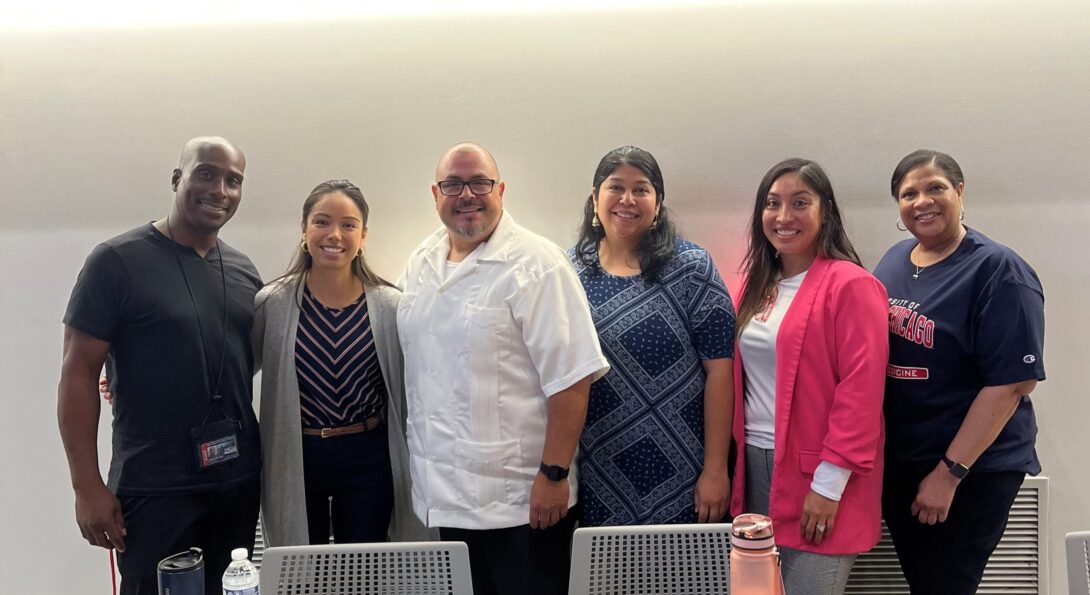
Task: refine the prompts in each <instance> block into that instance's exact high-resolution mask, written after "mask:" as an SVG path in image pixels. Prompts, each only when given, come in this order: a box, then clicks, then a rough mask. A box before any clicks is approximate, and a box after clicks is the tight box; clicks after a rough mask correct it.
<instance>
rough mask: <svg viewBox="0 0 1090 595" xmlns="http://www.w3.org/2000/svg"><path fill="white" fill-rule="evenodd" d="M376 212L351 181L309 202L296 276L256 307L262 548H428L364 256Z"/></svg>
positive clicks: (392, 356) (377, 296)
mask: <svg viewBox="0 0 1090 595" xmlns="http://www.w3.org/2000/svg"><path fill="white" fill-rule="evenodd" d="M367 216H368V207H367V203H366V202H365V201H364V198H363V194H362V193H361V192H360V190H359V188H357V187H356V186H354V185H353V184H352V183H350V182H348V181H346V180H331V181H328V182H323V183H321V184H319V185H318V186H317V187H316V188H315V189H314V190H313V191H312V192H311V193H310V196H308V197H307V200H306V201H305V202H304V203H303V221H302V230H303V241H302V243H301V244H300V247H299V250H298V252H297V254H296V256H295V259H294V260H293V262H292V264H291V266H289V268H288V272H287V273H285V274H284V275H283V276H282V277H280V278H279V279H277V280H275V281H273V282H272V283H270V284H268V285H267V286H265V287H264V288H263V289H262V290H261V291H260V292H258V294H257V298H256V300H255V304H254V327H253V342H254V350H253V352H254V357H255V359H256V360H257V361H256V364H257V366H258V367H261V369H262V377H261V397H260V402H259V414H260V424H261V450H262V455H263V460H264V473H263V477H262V492H261V509H262V527H263V531H264V537H265V544H266V546H269V547H272V546H281V545H299V544H307V543H328V541H329V537H330V531H331V530H332V534H333V538H334V540H335V541H337V542H341V543H348V542H356V541H382V540H385V539H387V538H388V539H395V540H426V539H428V538H429V535H428V532H427V530H426V529H425V528H424V527H423V525H422V524H421V523H420V521H419V520H417V518H416V517H415V515H414V514H413V512H412V506H411V503H410V498H411V496H410V487H409V468H408V449H407V446H406V443H405V394H404V383H403V379H402V358H401V349H400V347H399V343H398V337H397V326H396V314H397V303H398V299H399V298H400V293H399V292H398V290H397V289H396V288H394V287H393V286H391V285H390V284H389V283H387V282H386V281H384V280H383V279H381V278H380V277H378V276H377V275H375V273H373V272H372V271H371V270H370V269H369V268H368V267H367V264H366V262H365V261H364V259H363V246H364V242H365V239H366V236H367Z"/></svg>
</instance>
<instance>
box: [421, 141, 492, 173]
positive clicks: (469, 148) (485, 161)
mask: <svg viewBox="0 0 1090 595" xmlns="http://www.w3.org/2000/svg"><path fill="white" fill-rule="evenodd" d="M465 153H476V154H478V155H480V158H481V164H482V165H483V166H485V167H487V168H488V169H489V173H488V177H490V178H492V179H493V180H498V179H500V167H499V166H498V165H496V159H495V158H493V157H492V153H491V152H489V150H488V149H486V148H485V147H484V145H480V144H477V143H471V142H464V143H458V144H456V145H454V146H453V147H451V148H449V149H447V150H446V151H444V152H443V156H442V157H440V158H439V163H438V164H437V165H436V166H435V181H437V182H438V181H440V180H442V179H443V177H444V176H446V174H445V173H442V172H445V171H446V170H447V169H449V167H450V162H451V160H452V159H453V158H454V156H455V155H460V154H465Z"/></svg>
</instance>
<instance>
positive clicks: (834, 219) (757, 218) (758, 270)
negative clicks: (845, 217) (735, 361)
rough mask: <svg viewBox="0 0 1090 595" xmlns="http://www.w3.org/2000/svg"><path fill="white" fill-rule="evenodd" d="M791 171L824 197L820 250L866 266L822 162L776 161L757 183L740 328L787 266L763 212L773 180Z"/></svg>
mask: <svg viewBox="0 0 1090 595" xmlns="http://www.w3.org/2000/svg"><path fill="white" fill-rule="evenodd" d="M789 173H797V174H798V175H799V178H801V179H802V181H803V182H804V183H805V184H806V185H807V186H809V187H810V189H811V190H813V191H814V193H815V194H817V195H818V197H819V198H820V200H821V229H820V230H819V231H818V237H817V247H818V252H819V253H820V254H822V255H823V256H826V257H828V258H835V259H838V260H848V261H851V262H854V263H855V264H858V265H860V266H862V264H861V263H860V261H859V256H858V255H857V254H856V253H855V248H854V247H853V246H852V242H851V240H849V239H848V234H847V232H846V231H845V230H844V222H843V221H842V220H841V217H840V208H839V207H837V204H836V197H835V196H834V195H833V185H832V183H831V182H829V177H828V176H827V175H825V171H824V170H823V169H821V166H820V165H818V164H817V163H815V162H813V161H810V160H807V159H787V160H785V161H781V162H779V163H777V164H776V165H773V166H772V169H770V170H768V173H766V174H765V177H764V179H762V180H761V185H760V186H758V187H757V200H756V201H755V202H754V205H753V219H752V220H751V221H750V226H749V248H748V249H747V250H746V256H745V258H744V259H743V260H742V273H743V275H744V276H745V278H746V284H745V288H744V290H743V292H744V295H743V296H742V302H741V303H740V304H738V325H737V328H738V329H741V328H743V327H744V326H745V325H746V324H748V323H749V321H750V319H752V318H753V317H754V315H756V314H757V312H758V311H759V310H760V309H761V307H762V306H764V302H765V300H766V299H767V298H768V296H769V295H770V294H771V292H772V286H773V285H775V284H776V283H777V281H778V279H777V278H778V277H779V273H780V271H781V270H782V268H783V263H781V262H780V259H779V255H778V254H777V252H776V249H775V248H774V247H773V246H772V242H770V241H768V238H767V237H765V233H764V222H763V214H764V209H765V203H766V202H767V201H768V192H769V190H771V189H772V184H774V183H775V182H776V180H777V179H779V178H780V176H782V175H784V174H789Z"/></svg>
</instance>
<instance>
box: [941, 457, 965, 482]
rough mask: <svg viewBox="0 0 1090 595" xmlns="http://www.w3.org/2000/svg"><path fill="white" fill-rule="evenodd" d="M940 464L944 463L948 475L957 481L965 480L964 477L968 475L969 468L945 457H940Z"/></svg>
mask: <svg viewBox="0 0 1090 595" xmlns="http://www.w3.org/2000/svg"><path fill="white" fill-rule="evenodd" d="M942 462H943V463H946V468H947V469H948V470H949V471H950V475H953V476H954V477H956V478H958V479H965V476H966V475H968V474H969V468H968V467H966V466H965V465H963V464H961V463H959V462H957V461H954V460H951V459H950V458H949V457H947V456H946V455H942Z"/></svg>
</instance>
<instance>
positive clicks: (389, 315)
mask: <svg viewBox="0 0 1090 595" xmlns="http://www.w3.org/2000/svg"><path fill="white" fill-rule="evenodd" d="M297 280H298V277H290V278H287V279H284V280H281V281H275V282H273V283H271V284H269V285H266V286H265V287H264V288H262V289H261V291H259V292H258V294H257V297H256V298H255V300H254V326H253V335H252V341H253V347H254V349H253V352H254V360H255V361H254V367H255V369H261V370H262V372H261V400H260V404H259V407H260V409H259V421H260V426H261V455H262V460H263V461H264V471H263V473H262V479H261V484H262V485H261V522H262V531H263V534H264V537H265V546H266V547H274V546H282V545H304V544H307V543H309V538H308V534H307V514H306V499H305V497H304V494H303V441H302V436H303V427H302V422H301V420H300V415H299V379H298V378H297V377H296V375H295V332H296V329H297V328H298V326H299V303H300V301H301V299H302V290H303V285H302V283H297ZM366 295H367V310H368V317H369V318H370V321H371V332H372V334H373V336H374V338H375V349H376V350H377V352H378V361H379V367H380V368H381V370H382V378H383V380H384V381H385V383H386V388H387V391H388V392H389V399H388V401H387V404H386V411H385V417H386V422H387V426H388V428H389V436H390V463H391V466H392V467H393V475H394V510H393V516H392V518H391V520H390V529H389V537H390V539H391V540H395V541H427V540H431V539H433V538H434V537H433V536H432V535H431V534H430V533H429V532H428V530H427V529H426V528H425V527H424V525H423V524H422V523H421V522H420V521H419V520H418V519H417V518H416V515H415V514H413V509H412V493H411V491H410V483H409V450H408V446H407V445H406V443H405V414H406V410H405V382H404V377H403V372H402V357H401V345H400V343H399V342H398V336H397V303H398V301H399V300H400V299H401V293H400V292H399V291H398V290H397V289H395V288H392V287H385V286H369V287H367V288H366ZM262 364H264V366H263V367H262Z"/></svg>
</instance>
